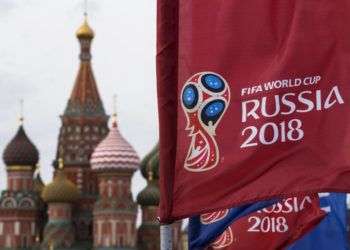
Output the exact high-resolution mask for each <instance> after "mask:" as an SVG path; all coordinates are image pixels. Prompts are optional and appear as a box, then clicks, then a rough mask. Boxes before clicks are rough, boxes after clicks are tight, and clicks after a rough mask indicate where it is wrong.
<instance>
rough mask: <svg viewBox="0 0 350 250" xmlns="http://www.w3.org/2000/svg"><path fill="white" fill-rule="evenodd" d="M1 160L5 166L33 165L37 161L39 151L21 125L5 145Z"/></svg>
mask: <svg viewBox="0 0 350 250" xmlns="http://www.w3.org/2000/svg"><path fill="white" fill-rule="evenodd" d="M3 160H4V162H5V164H6V165H7V166H33V167H34V166H35V165H36V164H37V163H38V161H39V152H38V150H37V148H36V147H35V145H34V144H33V143H32V142H31V140H30V139H29V138H28V136H27V134H26V132H25V131H24V128H23V126H22V125H21V126H20V127H19V128H18V130H17V133H16V135H15V137H14V138H13V139H12V140H11V141H10V142H9V144H8V145H7V146H6V148H5V150H4V154H3Z"/></svg>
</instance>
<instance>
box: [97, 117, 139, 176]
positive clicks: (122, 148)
mask: <svg viewBox="0 0 350 250" xmlns="http://www.w3.org/2000/svg"><path fill="white" fill-rule="evenodd" d="M90 163H91V167H92V169H93V170H95V171H100V172H101V171H111V170H127V171H128V170H132V171H136V170H137V169H138V167H139V165H140V158H139V156H138V155H137V153H136V151H135V150H134V148H133V147H132V146H131V145H130V144H129V143H128V142H127V141H126V140H125V139H124V138H123V136H122V135H121V134H120V132H119V130H118V127H117V123H116V122H113V125H112V128H111V129H110V131H109V133H108V135H107V137H106V138H105V139H104V140H102V142H101V143H100V144H99V145H98V146H97V147H96V148H95V150H94V152H93V153H92V155H91V160H90Z"/></svg>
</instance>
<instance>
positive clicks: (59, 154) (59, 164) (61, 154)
mask: <svg viewBox="0 0 350 250" xmlns="http://www.w3.org/2000/svg"><path fill="white" fill-rule="evenodd" d="M58 157H59V158H58V169H61V170H62V169H63V168H64V162H63V146H62V145H61V146H60V148H59V150H58Z"/></svg>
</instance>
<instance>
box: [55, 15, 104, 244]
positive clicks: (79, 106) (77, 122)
mask: <svg viewBox="0 0 350 250" xmlns="http://www.w3.org/2000/svg"><path fill="white" fill-rule="evenodd" d="M76 35H77V38H78V40H79V43H80V48H81V49H80V67H79V71H78V75H77V77H76V80H75V83H74V87H73V91H72V93H71V96H70V98H69V100H68V103H67V106H66V109H65V111H64V114H63V115H62V116H61V121H62V126H61V129H60V133H59V140H58V146H57V154H56V160H55V161H54V164H53V165H54V167H55V169H57V165H58V164H57V160H58V158H59V155H60V153H59V152H62V157H63V159H64V162H65V168H64V172H65V174H66V176H67V178H69V179H70V180H71V181H72V182H73V183H75V184H76V185H77V187H78V189H79V191H80V192H81V194H82V195H81V197H80V200H79V202H78V203H77V205H76V206H75V207H74V209H73V210H74V211H73V214H74V225H75V227H76V230H78V231H79V234H78V240H79V241H91V240H92V209H93V204H94V203H95V200H96V197H97V192H98V190H97V178H96V174H95V173H93V172H92V171H91V168H90V162H89V161H90V156H91V153H92V152H93V150H94V148H95V147H96V145H97V144H98V143H99V142H100V141H101V140H102V139H103V138H104V137H105V136H106V134H107V133H108V127H107V122H108V118H109V117H108V116H107V115H106V113H105V110H104V107H103V103H102V101H101V98H100V95H99V92H98V89H97V84H96V81H95V78H94V75H93V71H92V66H91V52H90V48H91V43H92V40H93V38H94V32H93V30H92V29H91V28H90V26H89V24H88V22H87V19H86V17H85V20H84V23H83V24H82V25H81V27H80V28H79V29H78V31H77V33H76Z"/></svg>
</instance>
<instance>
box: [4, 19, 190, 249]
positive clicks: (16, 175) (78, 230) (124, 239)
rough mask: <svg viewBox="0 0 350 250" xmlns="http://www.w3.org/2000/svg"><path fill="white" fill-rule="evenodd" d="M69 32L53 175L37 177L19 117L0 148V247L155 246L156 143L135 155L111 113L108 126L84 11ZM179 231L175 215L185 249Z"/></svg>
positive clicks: (178, 244)
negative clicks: (70, 81) (134, 189)
mask: <svg viewBox="0 0 350 250" xmlns="http://www.w3.org/2000/svg"><path fill="white" fill-rule="evenodd" d="M76 35H77V38H78V40H79V43H80V46H81V52H80V67H79V71H78V75H77V77H76V81H75V83H74V87H73V90H72V93H71V95H70V98H69V100H68V103H67V106H66V109H65V110H64V113H63V115H62V116H61V122H62V125H61V128H60V131H59V136H58V145H57V153H56V157H55V159H54V161H53V171H54V177H53V180H52V182H51V183H49V184H48V185H45V184H44V183H43V181H42V179H41V177H40V173H39V169H38V167H37V164H38V162H39V152H38V150H37V148H36V147H35V145H34V144H33V142H32V141H31V140H30V139H29V137H28V135H27V133H26V131H25V130H24V127H23V124H21V125H20V126H19V128H18V131H17V133H16V135H15V136H14V138H13V139H12V140H11V141H10V142H9V143H8V145H7V147H6V148H5V150H4V152H3V160H4V162H5V164H6V172H7V188H6V189H5V190H4V191H2V193H1V197H0V249H28V250H29V249H48V250H53V249H72V250H80V249H81V250H83V249H84V250H85V249H86V250H90V249H96V250H98V249H100V250H102V249H103V250H108V249H115V250H158V249H159V246H160V244H159V224H158V222H157V220H156V210H157V206H158V203H159V186H158V169H159V158H158V146H155V147H154V148H153V149H152V150H151V152H150V153H149V154H148V155H146V156H145V157H144V159H143V160H140V158H139V156H138V155H137V153H136V151H135V150H134V149H133V147H132V146H131V145H130V144H129V143H128V142H127V141H126V139H125V138H124V137H123V136H122V135H121V133H120V131H119V129H118V123H117V119H116V115H115V114H113V117H112V122H111V127H110V128H109V126H108V121H109V116H108V115H107V114H106V112H105V110H104V107H103V103H102V100H101V98H100V95H99V92H98V88H97V84H96V81H95V78H94V75H93V71H92V66H91V54H90V47H91V43H92V41H93V38H94V32H93V30H92V29H91V28H90V26H89V25H88V23H87V20H86V19H85V21H84V23H83V24H82V26H81V27H80V28H79V29H78V31H77V33H76ZM138 169H140V170H141V173H142V175H143V177H144V178H145V179H146V180H147V186H146V187H145V188H144V189H143V190H142V191H141V192H140V193H139V194H138V195H137V201H136V202H135V201H134V200H133V198H132V193H131V178H132V176H133V174H134V173H135V171H136V170H138ZM139 208H140V209H139ZM138 211H141V217H142V220H141V225H140V226H138V227H137V225H136V217H137V214H138ZM184 238H185V236H184V234H183V233H182V231H181V222H178V223H174V224H173V242H174V250H183V249H185V246H184V244H183V243H182V242H185V239H184Z"/></svg>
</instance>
